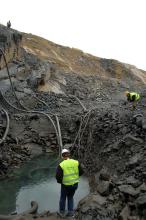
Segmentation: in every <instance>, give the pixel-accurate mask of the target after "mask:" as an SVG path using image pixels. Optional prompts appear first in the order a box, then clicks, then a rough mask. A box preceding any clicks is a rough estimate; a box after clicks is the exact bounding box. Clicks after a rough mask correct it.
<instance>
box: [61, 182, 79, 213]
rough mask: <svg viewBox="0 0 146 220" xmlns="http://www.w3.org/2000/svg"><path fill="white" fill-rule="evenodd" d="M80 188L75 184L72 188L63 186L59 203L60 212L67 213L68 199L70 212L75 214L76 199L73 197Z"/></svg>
mask: <svg viewBox="0 0 146 220" xmlns="http://www.w3.org/2000/svg"><path fill="white" fill-rule="evenodd" d="M77 188H78V183H75V184H74V185H71V186H65V185H63V184H62V185H61V195H60V202H59V209H60V212H65V205H66V198H67V202H68V212H73V208H74V199H73V196H74V194H75V191H76V189H77Z"/></svg>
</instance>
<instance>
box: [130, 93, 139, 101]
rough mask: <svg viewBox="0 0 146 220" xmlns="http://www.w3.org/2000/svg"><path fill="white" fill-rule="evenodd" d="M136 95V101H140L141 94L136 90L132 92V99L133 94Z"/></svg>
mask: <svg viewBox="0 0 146 220" xmlns="http://www.w3.org/2000/svg"><path fill="white" fill-rule="evenodd" d="M133 95H135V96H136V101H138V100H139V99H140V95H139V94H138V93H136V92H130V99H131V100H132V96H133Z"/></svg>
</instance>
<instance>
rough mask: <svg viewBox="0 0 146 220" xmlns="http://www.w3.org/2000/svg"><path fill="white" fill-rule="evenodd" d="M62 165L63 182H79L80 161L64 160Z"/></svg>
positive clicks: (70, 183) (69, 183) (65, 183)
mask: <svg viewBox="0 0 146 220" xmlns="http://www.w3.org/2000/svg"><path fill="white" fill-rule="evenodd" d="M60 166H61V168H62V170H63V181H62V183H63V184H64V185H74V184H75V183H78V182H79V168H78V167H79V162H78V161H77V160H73V159H67V160H63V161H62V162H61V163H60Z"/></svg>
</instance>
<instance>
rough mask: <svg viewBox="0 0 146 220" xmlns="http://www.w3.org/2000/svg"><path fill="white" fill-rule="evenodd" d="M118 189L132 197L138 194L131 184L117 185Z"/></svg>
mask: <svg viewBox="0 0 146 220" xmlns="http://www.w3.org/2000/svg"><path fill="white" fill-rule="evenodd" d="M118 189H119V190H120V192H122V193H124V194H126V195H130V196H133V197H136V196H138V194H139V192H138V191H136V190H135V189H134V188H133V187H132V186H131V185H121V186H119V187H118Z"/></svg>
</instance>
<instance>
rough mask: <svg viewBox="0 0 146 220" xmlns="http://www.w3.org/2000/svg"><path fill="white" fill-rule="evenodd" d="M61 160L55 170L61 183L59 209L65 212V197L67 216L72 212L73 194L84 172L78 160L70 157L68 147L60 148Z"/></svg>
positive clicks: (62, 212)
mask: <svg viewBox="0 0 146 220" xmlns="http://www.w3.org/2000/svg"><path fill="white" fill-rule="evenodd" d="M62 158H63V161H62V162H61V163H60V164H59V166H58V167H57V170H56V180H57V182H58V183H60V184H61V195H60V202H59V211H60V213H61V214H65V205H66V199H67V202H68V213H67V215H68V216H72V215H73V214H74V199H73V197H74V194H75V191H76V190H77V188H78V183H79V177H80V176H81V175H82V174H83V173H84V172H83V168H82V167H81V165H80V163H79V161H77V160H74V159H71V158H70V152H69V150H68V149H63V150H62Z"/></svg>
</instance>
